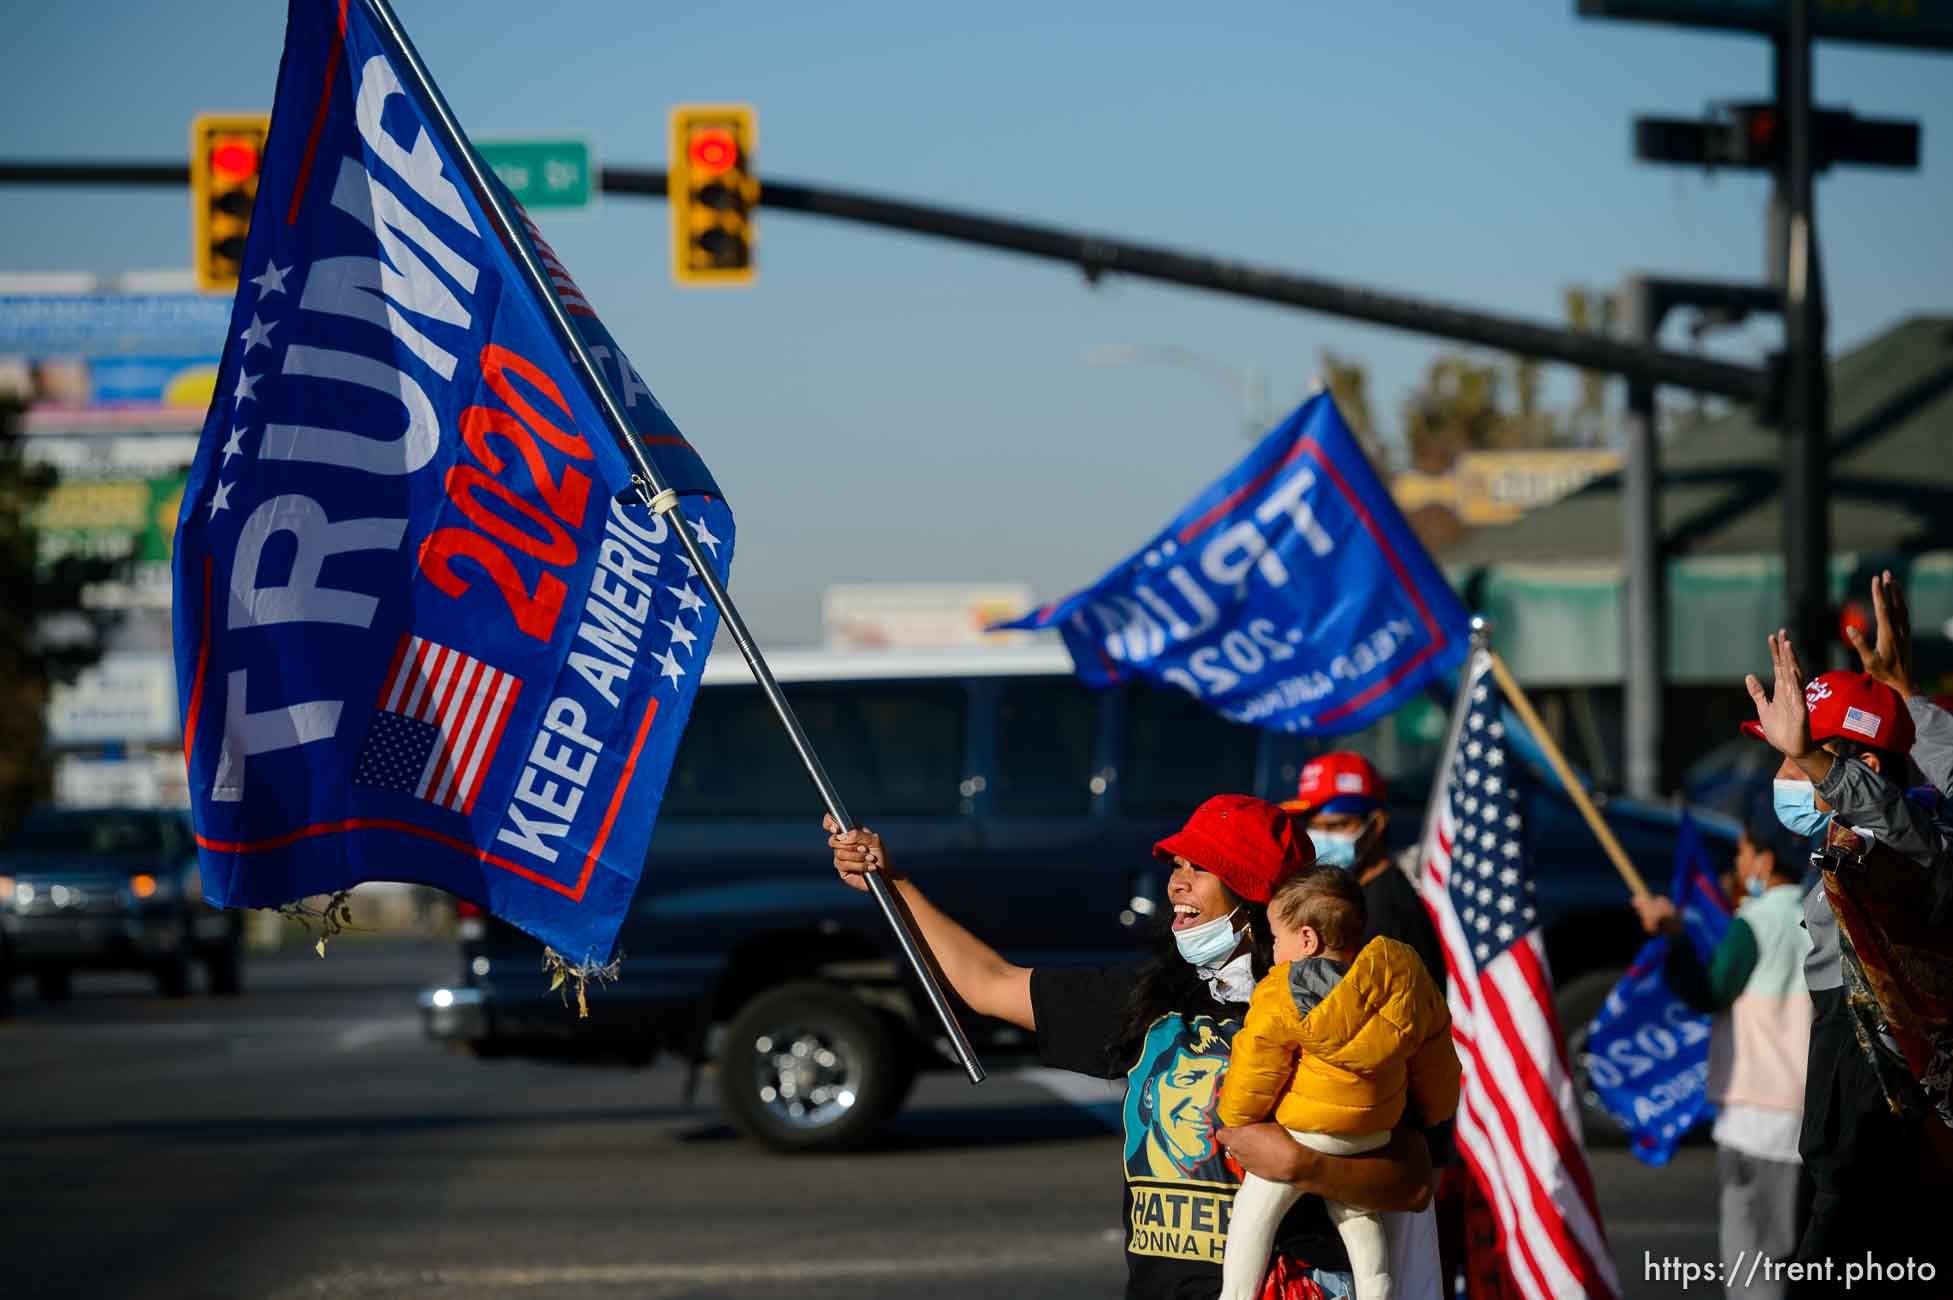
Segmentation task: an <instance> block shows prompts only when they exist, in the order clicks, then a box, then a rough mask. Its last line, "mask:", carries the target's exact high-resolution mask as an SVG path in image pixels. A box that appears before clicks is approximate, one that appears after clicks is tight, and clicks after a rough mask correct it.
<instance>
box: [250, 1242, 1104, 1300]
mask: <svg viewBox="0 0 1953 1300" xmlns="http://www.w3.org/2000/svg"><path fill="white" fill-rule="evenodd" d="M1118 1245H1119V1243H1118V1242H1117V1241H1113V1242H1108V1240H1107V1238H1106V1237H1105V1235H1104V1234H1103V1233H1093V1234H1091V1235H1090V1236H1085V1237H1070V1238H1065V1239H1063V1240H1061V1241H1058V1242H1053V1243H1052V1244H1051V1245H1049V1246H1047V1247H1045V1248H1043V1249H1038V1250H1024V1249H1017V1250H995V1251H984V1252H982V1253H981V1254H964V1255H929V1256H903V1257H897V1258H887V1259H840V1260H831V1261H813V1260H789V1261H783V1262H780V1263H777V1264H773V1263H720V1264H660V1263H641V1264H565V1265H560V1266H555V1267H550V1266H531V1267H526V1268H515V1267H510V1268H424V1269H389V1268H361V1269H347V1270H345V1271H344V1272H339V1273H328V1274H324V1275H321V1276H318V1277H313V1278H308V1279H306V1280H305V1281H303V1282H300V1283H297V1284H296V1285H294V1286H292V1287H290V1288H287V1289H286V1290H284V1291H282V1292H280V1293H279V1300H299V1298H300V1297H321V1296H336V1295H366V1294H370V1293H373V1292H378V1291H409V1292H410V1293H412V1294H416V1295H418V1294H421V1293H422V1292H423V1291H425V1290H426V1289H428V1288H432V1287H453V1288H459V1289H464V1290H466V1291H468V1292H469V1293H471V1294H478V1293H482V1292H485V1291H535V1290H543V1289H552V1288H561V1287H570V1286H582V1287H613V1286H614V1287H646V1286H657V1285H661V1284H662V1285H681V1286H751V1285H755V1284H757V1285H761V1286H767V1285H777V1286H780V1287H783V1288H784V1287H794V1286H797V1285H804V1284H805V1283H809V1282H871V1281H891V1280H911V1279H912V1280H916V1281H923V1280H927V1279H930V1278H959V1277H990V1276H998V1275H1003V1274H1009V1273H1033V1272H1038V1271H1040V1270H1051V1269H1070V1268H1108V1269H1110V1268H1113V1267H1115V1266H1116V1265H1117V1263H1118V1261H1119V1253H1120V1252H1119V1249H1118ZM1108 1276H1109V1274H1108Z"/></svg>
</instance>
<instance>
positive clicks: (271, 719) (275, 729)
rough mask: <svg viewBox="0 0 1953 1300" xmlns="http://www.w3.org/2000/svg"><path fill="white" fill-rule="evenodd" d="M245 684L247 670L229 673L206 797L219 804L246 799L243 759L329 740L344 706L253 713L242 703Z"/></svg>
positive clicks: (319, 704)
mask: <svg viewBox="0 0 1953 1300" xmlns="http://www.w3.org/2000/svg"><path fill="white" fill-rule="evenodd" d="M246 684H247V683H246V675H245V670H244V669H242V668H237V669H233V670H232V671H231V674H230V679H229V683H228V689H227V691H226V692H225V700H224V743H223V746H222V748H221V749H219V750H218V753H217V775H216V777H215V778H214V779H213V780H212V781H211V785H210V797H211V798H212V799H215V800H217V801H218V802H220V803H236V802H237V801H239V800H240V799H242V798H244V760H245V759H246V758H248V757H250V756H251V755H253V754H269V753H271V752H272V751H273V750H279V749H296V748H297V747H298V746H300V745H309V744H311V743H312V742H313V741H315V740H329V739H331V738H332V736H333V734H334V733H335V732H337V731H338V730H339V710H340V709H341V707H342V706H343V705H344V703H345V701H343V700H310V701H307V702H306V703H304V704H286V705H281V706H280V707H278V708H275V709H263V710H260V711H259V712H257V713H252V712H250V711H249V709H248V708H247V706H246V703H245V687H246Z"/></svg>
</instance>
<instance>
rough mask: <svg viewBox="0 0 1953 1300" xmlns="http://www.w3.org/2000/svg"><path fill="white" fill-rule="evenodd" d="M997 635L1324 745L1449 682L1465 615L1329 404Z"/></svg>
mask: <svg viewBox="0 0 1953 1300" xmlns="http://www.w3.org/2000/svg"><path fill="white" fill-rule="evenodd" d="M996 626H997V627H998V628H1051V627H1055V628H1057V629H1058V631H1059V633H1060V634H1061V635H1062V636H1063V637H1064V640H1065V646H1066V648H1067V649H1069V650H1070V651H1071V658H1072V663H1073V664H1074V665H1075V666H1076V668H1077V672H1078V675H1079V676H1080V677H1081V678H1083V679H1084V680H1085V682H1087V683H1088V684H1089V685H1092V686H1100V687H1103V686H1110V685H1113V684H1114V683H1117V682H1121V681H1127V680H1138V681H1146V682H1151V683H1152V684H1154V685H1156V686H1172V687H1176V688H1178V689H1180V690H1183V691H1185V692H1187V694H1189V695H1191V696H1193V697H1194V698H1195V699H1197V700H1199V701H1201V702H1202V703H1204V704H1207V705H1208V706H1210V707H1211V708H1213V709H1215V710H1216V711H1218V712H1219V713H1220V714H1221V716H1222V717H1224V718H1227V719H1228V720H1229V721H1231V722H1242V723H1251V724H1253V725H1255V726H1260V727H1265V728H1267V729H1269V730H1271V731H1284V732H1309V733H1316V734H1323V735H1335V734H1340V733H1342V732H1346V731H1356V730H1358V729H1360V728H1362V727H1366V726H1368V725H1370V724H1371V723H1372V722H1375V721H1377V720H1378V719H1380V718H1383V717H1387V716H1388V715H1389V714H1391V713H1392V712H1394V711H1395V710H1396V709H1397V708H1398V707H1399V706H1401V705H1402V704H1404V703H1405V702H1406V701H1407V700H1409V699H1410V698H1411V697H1412V696H1413V695H1415V694H1417V693H1418V692H1420V691H1422V690H1423V689H1424V687H1425V686H1426V685H1428V684H1430V683H1432V682H1435V681H1437V680H1439V679H1440V678H1444V677H1447V676H1448V675H1449V674H1450V672H1451V670H1452V669H1454V668H1456V667H1457V666H1458V664H1459V662H1460V661H1461V660H1462V659H1463V658H1464V655H1465V649H1466V646H1467V644H1468V641H1469V637H1470V630H1471V618H1470V616H1469V615H1468V614H1467V613H1466V612H1465V607H1464V606H1463V605H1461V604H1460V603H1459V602H1458V597H1457V596H1456V595H1455V594H1454V593H1453V592H1452V590H1451V586H1450V584H1449V583H1447V582H1446V581H1445V578H1444V575H1443V574H1442V573H1440V572H1439V571H1438V567H1437V565H1436V564H1434V563H1432V561H1431V557H1430V555H1429V554H1428V553H1427V552H1426V551H1425V549H1424V546H1423V544H1422V543H1421V542H1419V541H1418V540H1417V535H1416V534H1415V533H1413V532H1412V531H1411V528H1410V525H1409V524H1408V523H1406V522H1405V521H1404V516H1403V514H1402V513H1401V512H1400V511H1399V510H1398V509H1397V504H1396V502H1395V501H1393V500H1392V499H1391V497H1390V492H1389V490H1388V489H1386V488H1385V487H1384V485H1383V484H1382V482H1381V481H1379V480H1378V478H1377V476H1376V473H1375V471H1374V470H1372V469H1371V468H1370V463H1369V461H1368V459H1366V458H1365V457H1364V455H1363V450H1362V448H1361V447H1359V446H1358V445H1357V442H1356V438H1355V437H1354V436H1353V435H1352V434H1351V433H1350V431H1349V428H1348V426H1347V425H1345V424H1344V423H1343V417H1342V415H1341V414H1340V413H1339V412H1338V411H1337V410H1336V404H1335V402H1334V401H1332V400H1331V399H1330V396H1329V394H1328V393H1326V392H1325V393H1320V394H1318V395H1317V396H1315V397H1312V398H1310V399H1309V400H1308V401H1307V402H1305V403H1303V404H1302V405H1301V406H1300V407H1299V408H1297V410H1296V411H1295V413H1294V414H1292V415H1290V416H1289V417H1288V418H1287V419H1286V420H1284V421H1282V423H1281V424H1280V425H1278V426H1277V427H1276V428H1275V429H1274V431H1273V432H1271V433H1270V434H1269V435H1268V436H1267V437H1265V438H1263V439H1262V440H1261V442H1260V443H1259V444H1257V445H1256V446H1255V448H1254V449H1253V450H1252V451H1250V452H1249V453H1248V454H1247V455H1246V456H1244V457H1242V459H1241V460H1240V462H1239V463H1238V464H1236V465H1235V466H1234V468H1232V469H1230V470H1229V471H1228V472H1227V473H1226V474H1224V475H1223V476H1221V478H1220V479H1219V480H1218V481H1216V482H1214V483H1212V484H1210V485H1209V486H1208V488H1207V489H1206V491H1204V492H1202V493H1201V494H1200V495H1199V496H1198V497H1196V498H1194V501H1193V503H1192V504H1191V505H1189V506H1188V507H1187V508H1186V509H1184V510H1182V511H1181V512H1180V513H1179V514H1178V515H1177V516H1175V518H1174V519H1173V522H1171V523H1169V524H1168V525H1167V526H1166V527H1165V528H1163V529H1161V530H1160V531H1159V532H1158V533H1156V534H1154V535H1153V537H1152V538H1151V539H1149V540H1148V541H1147V542H1146V544H1145V545H1144V546H1142V547H1140V549H1139V550H1138V551H1136V552H1134V553H1133V554H1132V555H1131V556H1129V557H1127V558H1126V559H1125V560H1123V561H1121V562H1120V563H1119V565H1118V566H1117V567H1115V568H1114V569H1113V570H1112V571H1111V572H1110V573H1107V574H1106V575H1105V576H1104V577H1103V578H1100V579H1099V580H1098V581H1097V582H1096V583H1094V584H1093V585H1091V586H1090V587H1087V588H1085V589H1084V590H1083V591H1078V592H1074V593H1073V594H1072V595H1070V596H1067V597H1065V598H1064V599H1063V600H1061V601H1058V602H1056V603H1055V604H1051V605H1046V606H1045V607H1044V608H1043V609H1039V610H1036V611H1034V612H1032V613H1030V614H1027V615H1025V616H1024V617H1022V618H1020V619H1016V620H1014V621H1012V622H1009V623H999V624H997V625H996Z"/></svg>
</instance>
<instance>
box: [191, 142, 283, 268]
mask: <svg viewBox="0 0 1953 1300" xmlns="http://www.w3.org/2000/svg"><path fill="white" fill-rule="evenodd" d="M270 134H271V117H270V115H269V114H266V113H201V114H199V115H198V116H197V118H196V119H195V120H194V121H193V122H191V124H190V261H191V264H192V265H193V266H194V267H195V268H196V275H197V288H199V289H201V290H203V291H204V292H206V293H235V292H236V291H237V281H238V276H239V274H240V273H241V272H242V270H243V267H244V236H245V235H246V233H248V232H249V230H250V228H251V205H252V204H253V203H255V202H256V201H257V197H258V176H259V174H260V171H261V170H262V168H263V166H264V146H265V139H266V138H267V137H268V136H269V135H270Z"/></svg>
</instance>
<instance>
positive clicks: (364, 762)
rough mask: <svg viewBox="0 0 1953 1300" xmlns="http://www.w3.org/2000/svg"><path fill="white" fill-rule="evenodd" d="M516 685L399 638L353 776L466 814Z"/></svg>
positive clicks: (450, 653) (447, 652)
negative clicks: (390, 668)
mask: <svg viewBox="0 0 1953 1300" xmlns="http://www.w3.org/2000/svg"><path fill="white" fill-rule="evenodd" d="M521 692H522V683H521V682H520V681H518V680H516V679H515V678H514V677H512V676H510V675H509V674H508V673H505V672H503V671H501V670H500V669H498V668H491V667H489V666H488V665H487V664H485V663H483V662H482V661H481V660H479V659H476V658H475V657H473V656H472V655H465V654H462V653H461V652H460V651H459V650H455V649H452V648H450V647H448V646H444V645H440V644H437V643H436V642H433V641H428V640H425V639H423V638H421V637H417V636H403V637H401V638H400V645H399V647H398V648H397V649H396V650H395V651H394V655H393V669H392V671H391V672H389V673H388V674H387V678H386V682H385V684H384V685H382V686H381V687H380V698H379V709H380V711H379V712H378V713H376V714H374V715H373V725H372V726H371V727H370V728H369V729H368V730H367V733H366V741H365V743H364V744H363V745H361V746H360V754H359V767H358V769H357V770H356V771H355V772H354V774H353V780H355V781H357V782H359V783H360V784H361V785H368V786H377V787H379V788H380V789H383V790H399V791H402V792H404V793H409V794H412V795H413V796H414V797H415V798H416V799H425V800H427V801H428V802H429V803H432V804H437V805H439V806H440V807H443V808H452V809H453V810H454V811H456V812H460V813H466V812H468V811H470V810H471V809H472V808H473V807H474V804H475V795H476V794H477V793H478V792H479V791H480V790H481V778H482V773H484V772H486V771H487V770H488V766H489V764H490V763H491V762H492V761H493V760H494V758H495V747H496V745H497V744H499V743H500V742H501V739H502V729H503V728H504V727H505V726H507V725H508V720H509V708H510V706H511V705H513V704H514V703H515V698H516V696H517V695H519V694H521Z"/></svg>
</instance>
